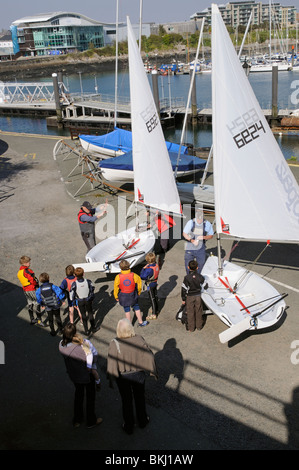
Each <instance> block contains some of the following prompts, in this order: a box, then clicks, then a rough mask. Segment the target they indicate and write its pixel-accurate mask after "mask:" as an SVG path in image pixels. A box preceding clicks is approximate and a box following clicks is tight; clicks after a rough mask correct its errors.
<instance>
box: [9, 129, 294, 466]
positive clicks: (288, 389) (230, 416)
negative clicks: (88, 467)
mask: <svg viewBox="0 0 299 470" xmlns="http://www.w3.org/2000/svg"><path fill="white" fill-rule="evenodd" d="M57 139H58V138H57ZM57 139H56V138H53V137H45V136H29V135H20V134H18V135H13V134H8V133H0V155H1V157H0V163H1V165H0V179H1V193H0V197H1V198H0V216H1V220H2V227H1V260H2V263H1V267H0V270H1V272H0V295H1V299H0V300H1V309H0V325H1V327H0V340H1V341H2V342H3V344H4V346H5V364H0V380H1V387H0V400H1V404H2V406H1V420H0V443H1V444H0V448H1V449H6V450H9V449H11V450H15V449H26V450H29V449H30V450H39V449H42V450H59V449H67V450H72V449H78V450H81V449H84V450H89V449H91V450H102V451H106V452H103V454H102V455H104V456H105V455H111V453H115V455H117V452H119V453H120V452H122V453H123V452H125V451H127V455H131V453H130V451H132V455H133V454H134V455H138V452H139V451H141V450H147V451H149V452H150V453H152V454H153V455H157V454H166V453H167V451H174V452H176V453H180V454H182V453H184V454H186V453H187V454H190V455H194V458H195V456H197V457H198V454H197V453H196V451H199V450H215V449H240V450H245V449H288V448H299V437H298V390H299V388H298V387H299V378H298V377H299V376H298V367H299V365H296V363H292V361H291V355H292V353H293V354H295V352H296V351H295V350H293V349H292V345H293V346H294V345H295V346H296V345H297V343H293V342H294V341H297V342H298V340H299V337H298V336H299V329H298V310H299V291H298V288H299V282H298V281H299V276H298V262H297V260H298V245H279V246H275V245H274V246H273V247H271V249H270V250H268V251H267V253H266V254H265V255H263V257H262V258H261V259H260V260H259V264H258V265H256V266H255V271H257V272H259V273H261V274H262V275H266V276H267V277H268V278H270V279H272V280H273V282H275V281H277V282H281V283H282V284H283V285H278V286H277V287H278V289H279V290H280V291H281V292H284V291H285V292H287V293H288V294H289V295H288V297H287V303H288V305H289V308H288V310H287V315H286V318H285V320H284V322H282V324H281V325H279V327H278V328H274V329H273V331H270V332H265V331H264V332H259V333H258V334H254V333H253V334H245V335H244V336H242V337H241V338H238V339H237V340H236V341H235V342H234V343H233V344H226V345H223V344H221V343H220V342H219V339H218V334H219V333H220V332H221V331H223V330H224V329H225V326H224V324H223V323H222V322H221V321H220V320H219V319H218V318H217V317H215V316H209V317H208V319H207V323H206V326H205V328H204V329H203V331H202V332H200V333H199V332H195V333H193V334H190V333H187V332H186V331H185V330H184V328H183V326H182V325H181V324H180V323H179V322H177V321H176V320H175V313H176V311H177V309H178V307H179V305H180V285H181V281H182V278H183V276H184V265H183V241H182V240H180V241H178V242H177V243H176V244H175V245H174V246H173V247H172V248H171V250H170V251H169V252H168V253H167V256H166V260H165V263H164V265H163V267H162V270H161V275H160V279H159V298H160V304H161V314H160V316H159V318H158V320H156V321H151V322H150V324H149V325H148V326H147V327H146V328H143V329H142V331H141V332H140V331H139V330H138V333H141V334H142V335H143V336H144V337H145V339H146V340H147V342H148V343H149V345H150V346H151V348H152V350H153V352H154V353H155V356H156V361H157V365H158V368H159V372H160V376H159V380H158V381H155V380H154V379H152V378H149V379H148V381H147V386H146V397H147V403H148V413H149V415H150V424H149V425H148V426H147V427H146V428H145V429H143V430H140V429H139V428H136V430H135V432H134V434H133V435H132V436H127V435H126V434H124V433H123V431H122V429H121V423H122V417H121V401H120V397H119V394H118V391H117V389H116V388H114V389H110V388H109V386H108V382H107V380H106V375H105V370H106V359H107V349H108V344H109V341H110V340H111V339H112V338H113V337H114V335H115V328H116V325H117V322H118V320H119V319H120V318H121V317H122V316H123V313H122V310H121V308H120V307H119V306H118V305H116V304H115V302H114V300H113V296H112V289H113V278H111V277H106V275H103V274H100V273H99V274H97V273H93V274H91V275H90V276H89V277H90V278H91V279H92V280H93V282H94V283H95V286H96V299H95V302H94V309H95V318H96V321H97V324H98V326H100V329H99V330H98V331H97V333H95V334H94V336H93V337H92V341H93V342H94V344H95V346H96V347H97V349H98V351H99V354H100V360H99V369H100V373H101V377H102V382H103V386H102V390H101V392H100V393H98V395H97V405H96V408H97V412H98V416H101V417H103V419H104V421H103V423H102V424H101V425H100V426H99V427H97V428H94V429H90V430H88V429H86V428H85V426H84V425H82V426H81V427H80V428H78V429H73V427H72V424H71V418H72V406H73V386H72V384H71V382H70V381H69V379H68V377H67V375H66V371H65V367H64V363H63V360H62V358H61V357H60V355H59V353H58V343H59V340H60V337H54V338H53V337H52V336H50V334H49V328H40V327H38V326H30V325H29V323H28V314H27V310H26V308H25V301H24V296H23V293H22V289H21V288H20V286H19V284H18V281H17V277H16V274H17V271H18V268H19V264H18V260H19V257H20V256H21V255H23V254H27V255H29V256H30V257H31V258H32V268H33V269H34V271H35V273H36V274H37V275H39V274H40V273H41V272H43V271H47V272H49V274H50V277H51V281H52V282H54V283H55V284H60V282H61V281H62V279H63V278H64V268H65V266H67V265H68V264H70V263H78V262H81V261H82V262H83V261H84V257H85V246H84V244H83V242H82V240H81V237H80V233H79V229H78V224H77V212H78V209H79V206H80V202H82V201H83V200H85V199H89V200H90V201H91V202H92V203H101V202H103V201H104V200H105V198H106V197H107V194H106V193H104V192H103V191H102V190H96V191H94V192H93V193H90V194H89V195H86V194H82V195H79V196H78V197H77V199H74V198H72V197H71V196H70V195H69V193H68V192H67V191H66V183H65V181H63V180H62V179H61V173H60V169H59V166H58V165H57V162H55V161H54V159H53V154H52V152H53V148H54V145H55V143H56V141H57ZM293 169H294V172H296V176H297V178H298V168H296V167H294V168H293ZM108 200H109V203H110V204H112V205H113V206H114V207H115V206H116V205H117V203H118V200H117V198H116V197H115V196H112V195H108ZM215 246H216V241H215V240H212V241H211V242H209V245H208V251H210V250H214V249H215ZM230 247H231V245H230V244H225V245H224V250H225V251H226V252H229V250H230ZM260 251H261V245H260V244H250V243H241V244H240V245H239V247H238V248H237V249H236V250H235V251H234V252H233V255H232V258H233V259H234V260H238V261H239V262H240V263H245V262H248V261H252V260H254V259H255V258H256V256H257V254H258V253H259V252H260ZM140 305H141V309H142V311H143V312H144V314H146V313H147V311H148V307H149V305H148V301H147V296H146V295H145V294H142V295H141V299H140ZM63 318H64V319H66V316H64V317H63ZM79 331H81V330H80V326H79ZM296 347H297V348H298V346H296ZM293 362H294V361H293ZM133 451H134V452H133ZM120 455H122V454H120Z"/></svg>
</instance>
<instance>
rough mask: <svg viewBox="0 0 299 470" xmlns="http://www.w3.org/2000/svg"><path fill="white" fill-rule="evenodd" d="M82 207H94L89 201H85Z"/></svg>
mask: <svg viewBox="0 0 299 470" xmlns="http://www.w3.org/2000/svg"><path fill="white" fill-rule="evenodd" d="M82 207H86V209H92V205H91V204H90V202H88V201H84V202H83V204H82Z"/></svg>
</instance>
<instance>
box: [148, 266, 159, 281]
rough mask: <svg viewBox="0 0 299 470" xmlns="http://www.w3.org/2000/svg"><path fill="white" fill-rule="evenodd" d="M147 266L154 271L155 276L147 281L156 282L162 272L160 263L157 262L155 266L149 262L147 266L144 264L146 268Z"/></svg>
mask: <svg viewBox="0 0 299 470" xmlns="http://www.w3.org/2000/svg"><path fill="white" fill-rule="evenodd" d="M146 268H150V269H152V270H153V271H154V274H153V276H152V277H151V278H150V279H147V281H151V282H156V281H157V280H158V276H159V272H160V268H159V265H158V263H156V264H155V265H154V266H150V265H149V264H147V265H146V266H144V269H146Z"/></svg>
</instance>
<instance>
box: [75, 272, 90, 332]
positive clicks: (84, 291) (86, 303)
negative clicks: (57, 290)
mask: <svg viewBox="0 0 299 470" xmlns="http://www.w3.org/2000/svg"><path fill="white" fill-rule="evenodd" d="M74 274H75V276H76V277H77V280H76V281H75V282H73V283H72V286H71V290H70V299H71V301H73V302H74V305H75V306H77V308H78V311H80V312H81V315H82V321H83V327H84V333H85V334H88V332H89V331H88V320H89V323H90V326H91V331H93V332H95V331H96V327H95V320H94V317H93V309H92V301H93V299H94V285H93V283H92V282H91V280H90V279H85V278H84V269H83V268H81V267H78V268H76V269H75V272H74Z"/></svg>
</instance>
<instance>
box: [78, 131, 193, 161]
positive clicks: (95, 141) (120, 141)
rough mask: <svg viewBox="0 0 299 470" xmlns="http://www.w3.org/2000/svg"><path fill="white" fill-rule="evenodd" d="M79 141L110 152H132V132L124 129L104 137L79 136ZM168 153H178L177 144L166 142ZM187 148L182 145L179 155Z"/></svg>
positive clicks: (186, 151)
mask: <svg viewBox="0 0 299 470" xmlns="http://www.w3.org/2000/svg"><path fill="white" fill-rule="evenodd" d="M80 139H82V140H85V142H87V143H89V144H92V145H97V146H99V147H103V148H106V149H110V150H123V151H124V152H129V150H132V132H131V131H127V130H125V129H119V128H118V127H116V128H115V129H114V131H112V132H109V133H108V134H104V135H86V134H80ZM166 147H167V150H168V151H171V152H179V147H180V146H179V144H175V143H173V142H166ZM187 153H188V147H186V146H184V145H182V148H181V154H187Z"/></svg>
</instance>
